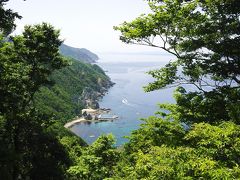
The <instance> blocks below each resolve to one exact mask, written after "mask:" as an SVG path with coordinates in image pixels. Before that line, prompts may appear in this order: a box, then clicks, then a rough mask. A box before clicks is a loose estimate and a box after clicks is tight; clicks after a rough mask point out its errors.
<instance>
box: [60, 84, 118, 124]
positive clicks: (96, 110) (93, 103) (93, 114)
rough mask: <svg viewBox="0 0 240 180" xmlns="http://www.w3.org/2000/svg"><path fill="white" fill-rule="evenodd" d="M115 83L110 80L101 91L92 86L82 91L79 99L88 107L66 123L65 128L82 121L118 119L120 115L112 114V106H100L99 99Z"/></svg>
mask: <svg viewBox="0 0 240 180" xmlns="http://www.w3.org/2000/svg"><path fill="white" fill-rule="evenodd" d="M114 84H115V83H113V82H111V81H110V80H109V81H108V82H107V83H106V84H104V85H102V88H101V89H100V90H99V91H95V90H93V89H91V88H88V87H87V88H85V89H84V90H83V92H82V95H81V97H80V98H79V99H78V101H80V103H81V104H83V106H84V107H86V109H82V111H81V114H80V117H78V116H77V117H76V118H75V119H73V120H72V121H70V122H68V123H66V124H65V125H64V127H65V128H71V127H72V126H74V125H75V124H78V123H81V122H87V121H89V122H100V121H109V120H114V119H117V118H118V116H116V115H112V114H111V113H110V112H111V109H110V108H100V107H99V103H98V101H99V100H100V99H101V98H102V97H103V96H104V95H105V94H106V93H107V92H108V89H109V88H111V87H112V86H113V85H114Z"/></svg>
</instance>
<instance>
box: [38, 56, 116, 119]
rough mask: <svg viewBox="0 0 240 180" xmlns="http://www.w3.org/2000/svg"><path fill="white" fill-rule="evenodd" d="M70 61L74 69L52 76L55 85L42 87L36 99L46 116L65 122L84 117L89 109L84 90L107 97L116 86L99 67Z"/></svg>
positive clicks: (69, 67)
mask: <svg viewBox="0 0 240 180" xmlns="http://www.w3.org/2000/svg"><path fill="white" fill-rule="evenodd" d="M69 61H70V63H71V65H70V66H67V67H65V68H63V69H60V70H58V71H55V72H54V73H53V74H52V75H51V77H50V79H51V81H53V83H54V85H53V86H45V87H41V88H40V90H39V91H38V92H37V93H36V94H35V98H34V103H35V105H36V107H37V108H38V109H39V110H40V111H41V112H42V113H43V114H46V115H49V116H50V115H53V116H54V118H55V119H61V120H63V121H65V122H66V120H70V119H72V118H73V117H75V116H78V115H80V112H81V109H83V108H84V106H85V104H84V102H83V101H82V92H83V90H84V89H91V90H92V91H93V92H96V93H98V94H100V95H103V93H104V92H105V91H106V89H108V88H109V87H111V86H112V82H111V81H110V79H109V78H108V77H107V76H106V75H105V73H104V71H103V70H102V69H101V68H100V67H99V66H97V65H91V64H86V63H83V62H80V61H77V60H74V59H69ZM96 98H99V97H96Z"/></svg>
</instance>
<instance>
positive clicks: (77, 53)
mask: <svg viewBox="0 0 240 180" xmlns="http://www.w3.org/2000/svg"><path fill="white" fill-rule="evenodd" d="M59 49H60V52H61V54H62V55H64V56H67V57H70V58H74V59H76V60H78V61H82V62H86V63H95V62H96V61H97V60H98V59H99V57H98V56H97V55H96V54H94V53H93V52H91V51H89V50H87V49H85V48H75V47H71V46H68V45H66V44H62V45H61V46H60V47H59Z"/></svg>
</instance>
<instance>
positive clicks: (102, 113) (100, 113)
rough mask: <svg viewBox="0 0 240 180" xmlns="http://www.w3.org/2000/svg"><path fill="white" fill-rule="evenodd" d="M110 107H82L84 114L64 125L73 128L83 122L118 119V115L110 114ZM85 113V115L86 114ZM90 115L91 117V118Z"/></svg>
mask: <svg viewBox="0 0 240 180" xmlns="http://www.w3.org/2000/svg"><path fill="white" fill-rule="evenodd" d="M110 111H111V110H110V109H106V108H99V109H92V108H89V109H82V114H83V116H81V117H77V118H76V119H73V120H72V121H69V122H67V123H66V124H65V125H64V127H65V128H71V127H72V126H74V125H76V124H78V123H81V122H103V121H112V120H114V119H117V118H118V116H116V115H110V114H109V113H110ZM84 114H85V115H84ZM89 116H90V118H89Z"/></svg>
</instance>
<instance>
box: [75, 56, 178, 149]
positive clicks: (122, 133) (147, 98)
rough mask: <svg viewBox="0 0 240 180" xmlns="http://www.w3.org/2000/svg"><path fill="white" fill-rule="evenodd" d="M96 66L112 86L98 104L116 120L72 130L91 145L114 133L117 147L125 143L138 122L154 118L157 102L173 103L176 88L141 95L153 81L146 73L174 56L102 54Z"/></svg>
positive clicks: (85, 125)
mask: <svg viewBox="0 0 240 180" xmlns="http://www.w3.org/2000/svg"><path fill="white" fill-rule="evenodd" d="M99 56H100V59H99V60H98V63H97V64H98V65H99V66H100V67H101V68H102V69H103V70H104V71H105V72H106V74H107V75H108V76H109V77H110V78H111V81H112V82H114V83H115V85H114V86H113V87H112V88H110V89H109V91H108V93H106V95H105V96H104V97H103V98H102V99H101V100H100V101H99V104H100V107H102V108H110V109H111V113H112V114H114V115H117V116H118V118H117V119H115V120H112V121H105V122H81V123H79V124H76V125H74V126H73V127H71V131H72V132H74V133H75V134H77V135H78V136H80V137H81V138H83V139H84V140H85V141H86V142H87V143H88V144H91V143H93V142H94V141H95V140H96V139H97V138H98V137H99V136H100V135H102V134H110V133H111V134H113V135H114V136H115V139H116V144H115V145H116V146H121V145H123V144H124V143H126V142H127V141H128V139H127V136H129V135H130V134H131V132H132V131H134V130H136V129H138V128H139V127H140V125H141V124H142V123H144V122H143V121H142V120H141V119H144V118H147V117H149V116H153V115H155V113H156V112H157V111H159V104H160V103H174V102H175V101H174V98H173V92H174V90H175V88H169V89H162V90H156V91H153V92H144V89H143V87H144V86H146V85H148V83H151V82H153V81H154V79H153V78H152V77H151V76H150V75H149V74H147V72H148V71H149V70H155V69H159V68H161V67H163V66H164V65H165V64H167V63H168V62H169V61H171V60H174V56H171V55H167V54H150V53H149V54H144V53H128V54H127V53H124V54H123V53H103V54H100V55H99Z"/></svg>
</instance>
